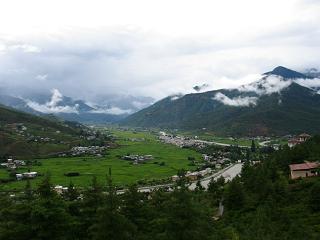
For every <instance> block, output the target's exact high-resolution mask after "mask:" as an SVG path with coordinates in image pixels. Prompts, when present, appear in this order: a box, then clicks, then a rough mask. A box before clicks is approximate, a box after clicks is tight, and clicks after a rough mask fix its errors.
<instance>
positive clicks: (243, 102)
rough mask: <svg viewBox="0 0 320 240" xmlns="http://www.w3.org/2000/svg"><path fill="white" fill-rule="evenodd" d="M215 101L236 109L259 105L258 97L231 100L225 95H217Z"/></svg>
mask: <svg viewBox="0 0 320 240" xmlns="http://www.w3.org/2000/svg"><path fill="white" fill-rule="evenodd" d="M212 99H213V100H217V101H219V102H221V103H223V104H224V105H228V106H235V107H249V106H254V105H256V104H257V101H258V98H257V97H236V98H229V97H228V96H226V95H224V94H223V93H220V92H218V93H216V95H215V96H214V97H213V98H212Z"/></svg>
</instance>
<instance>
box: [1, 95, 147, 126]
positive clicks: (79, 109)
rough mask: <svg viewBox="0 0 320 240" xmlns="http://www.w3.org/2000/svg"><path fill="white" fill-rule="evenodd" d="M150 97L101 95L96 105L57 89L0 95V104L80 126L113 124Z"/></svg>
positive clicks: (145, 103)
mask: <svg viewBox="0 0 320 240" xmlns="http://www.w3.org/2000/svg"><path fill="white" fill-rule="evenodd" d="M152 102H153V99H152V98H148V97H133V96H117V95H113V96H104V97H103V98H102V99H101V101H99V104H95V103H88V102H85V101H83V100H74V99H72V98H70V97H67V96H64V95H62V94H61V92H60V91H59V90H58V89H53V90H52V91H51V95H48V94H33V95H30V96H27V97H17V96H11V95H9V94H7V93H6V94H0V103H1V104H3V105H5V106H8V107H11V108H14V109H17V110H20V111H23V112H27V113H32V114H36V115H39V116H44V115H48V114H53V115H55V116H57V117H60V118H62V119H65V120H69V121H77V122H81V123H93V124H100V123H113V122H117V121H119V120H121V119H123V118H125V117H126V116H128V115H129V114H131V113H134V112H136V111H138V110H140V109H141V108H143V107H146V106H149V105H151V103H152Z"/></svg>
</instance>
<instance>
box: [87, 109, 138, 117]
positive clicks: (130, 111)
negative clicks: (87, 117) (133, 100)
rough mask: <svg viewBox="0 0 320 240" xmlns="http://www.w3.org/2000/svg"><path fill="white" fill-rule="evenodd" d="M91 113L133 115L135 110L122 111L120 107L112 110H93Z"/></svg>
mask: <svg viewBox="0 0 320 240" xmlns="http://www.w3.org/2000/svg"><path fill="white" fill-rule="evenodd" d="M91 113H103V114H113V115H123V114H131V113H133V110H130V109H121V108H118V107H111V108H106V109H104V108H103V109H102V108H98V109H95V110H92V111H91Z"/></svg>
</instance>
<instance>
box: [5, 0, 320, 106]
mask: <svg viewBox="0 0 320 240" xmlns="http://www.w3.org/2000/svg"><path fill="white" fill-rule="evenodd" d="M319 22H320V3H319V1H312V0H305V1H303V0H283V1H276V0H268V1H266V0H264V1H254V0H242V1H231V0H227V1H211V0H201V1H194V0H193V1H180V0H174V1H172V0H171V1H169V0H164V1H150V0H137V1H130V0H117V1H97V0H90V1H88V0H86V1H79V0H69V1H61V0H57V1H44V0H41V1H40V0H30V1H17V0H12V1H6V2H5V3H2V4H1V8H0V91H1V93H10V95H15V96H22V97H30V96H32V95H34V94H39V93H41V94H46V95H50V92H51V91H53V90H54V89H57V90H58V91H60V92H61V94H63V95H65V96H70V97H72V98H73V99H82V100H84V101H86V102H90V103H99V102H101V101H103V100H104V99H106V98H107V97H110V96H139V97H152V98H154V99H155V100H159V99H161V98H163V97H166V96H168V95H172V94H177V93H188V92H197V91H198V90H195V89H198V88H195V87H196V86H206V87H205V89H204V90H206V91H207V90H212V89H219V88H230V87H236V86H239V85H242V84H248V83H250V82H252V81H255V80H257V79H259V76H260V74H261V73H263V72H266V71H268V70H270V69H273V68H274V67H275V66H278V65H282V66H286V67H289V68H291V69H295V70H298V71H301V72H303V71H304V70H305V69H307V68H312V67H315V68H320V65H319V61H318V55H319V54H318V53H319V52H320V51H319V50H320V32H319Z"/></svg>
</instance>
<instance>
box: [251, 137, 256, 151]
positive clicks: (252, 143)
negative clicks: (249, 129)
mask: <svg viewBox="0 0 320 240" xmlns="http://www.w3.org/2000/svg"><path fill="white" fill-rule="evenodd" d="M251 152H253V153H255V152H256V144H255V142H254V140H253V139H252V140H251Z"/></svg>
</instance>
